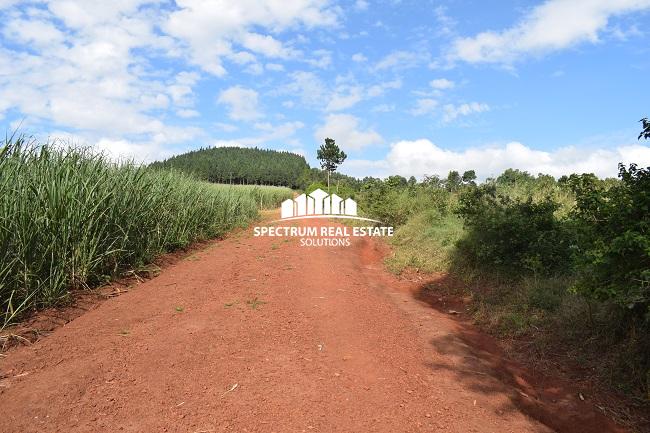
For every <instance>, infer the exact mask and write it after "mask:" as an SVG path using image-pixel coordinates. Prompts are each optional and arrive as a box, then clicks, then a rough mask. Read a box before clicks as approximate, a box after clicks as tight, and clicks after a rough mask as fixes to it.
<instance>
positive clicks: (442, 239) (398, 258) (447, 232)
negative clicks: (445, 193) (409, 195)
mask: <svg viewBox="0 0 650 433" xmlns="http://www.w3.org/2000/svg"><path fill="white" fill-rule="evenodd" d="M463 233H464V230H463V222H462V220H461V219H460V218H459V217H458V216H456V215H453V214H441V213H440V212H439V211H437V210H436V209H428V210H426V211H422V212H419V213H417V214H416V215H414V216H413V217H411V219H409V220H408V221H407V222H406V224H404V225H403V226H401V227H399V228H397V230H396V231H395V235H394V236H393V238H392V239H391V240H390V243H391V244H392V245H393V247H394V248H393V254H392V255H391V256H390V257H388V258H387V259H386V265H387V267H388V269H389V270H390V271H391V272H393V273H396V274H400V273H402V272H403V271H404V270H405V269H407V268H412V269H417V270H418V271H421V272H443V271H447V270H448V269H449V267H450V264H451V261H452V257H453V253H454V251H455V243H456V241H457V240H458V239H460V237H461V236H462V235H463Z"/></svg>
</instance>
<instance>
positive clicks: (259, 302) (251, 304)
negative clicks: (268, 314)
mask: <svg viewBox="0 0 650 433" xmlns="http://www.w3.org/2000/svg"><path fill="white" fill-rule="evenodd" d="M246 303H247V304H248V306H249V307H251V308H252V309H253V310H257V309H258V308H259V307H260V306H261V305H264V304H266V301H262V300H261V299H259V298H258V297H257V296H255V298H253V299H250V300H248V301H246Z"/></svg>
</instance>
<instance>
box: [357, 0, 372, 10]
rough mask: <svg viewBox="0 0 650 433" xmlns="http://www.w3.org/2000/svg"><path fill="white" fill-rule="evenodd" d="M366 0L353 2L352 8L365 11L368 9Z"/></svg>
mask: <svg viewBox="0 0 650 433" xmlns="http://www.w3.org/2000/svg"><path fill="white" fill-rule="evenodd" d="M368 6H369V4H368V2H367V1H366V0H357V1H356V2H355V3H354V8H355V9H356V10H358V11H365V10H367V9H368Z"/></svg>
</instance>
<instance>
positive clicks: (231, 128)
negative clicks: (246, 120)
mask: <svg viewBox="0 0 650 433" xmlns="http://www.w3.org/2000/svg"><path fill="white" fill-rule="evenodd" d="M215 126H216V127H217V128H219V129H220V130H222V131H224V132H235V131H237V129H239V128H237V125H232V124H230V123H223V122H217V123H216V124H215Z"/></svg>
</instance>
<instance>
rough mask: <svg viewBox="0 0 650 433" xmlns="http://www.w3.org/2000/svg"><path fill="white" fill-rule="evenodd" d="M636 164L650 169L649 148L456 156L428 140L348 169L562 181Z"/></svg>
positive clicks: (517, 147)
mask: <svg viewBox="0 0 650 433" xmlns="http://www.w3.org/2000/svg"><path fill="white" fill-rule="evenodd" d="M618 162H623V163H625V164H629V163H632V162H634V163H637V164H639V165H642V166H650V147H649V146H644V145H641V144H625V145H619V146H616V147H612V148H587V149H586V148H580V147H573V146H569V147H563V148H560V149H556V150H553V151H542V150H535V149H531V148H530V147H527V146H525V145H523V144H521V143H518V142H511V143H507V144H505V145H499V146H487V147H472V148H468V149H465V150H460V151H454V150H447V149H443V148H441V147H439V146H436V145H435V144H434V143H432V142H431V141H429V140H427V139H420V140H414V141H399V142H397V143H394V144H392V145H391V150H390V151H389V153H388V155H387V156H386V158H385V159H383V160H379V161H365V162H361V163H355V162H354V161H349V162H348V163H347V164H348V165H352V166H355V167H357V168H358V170H357V174H358V175H363V173H364V172H363V170H364V169H366V170H368V171H369V172H377V170H379V171H380V172H381V173H382V175H384V176H386V175H389V174H400V175H402V176H416V177H421V176H423V175H433V174H437V175H439V176H446V175H447V173H448V172H449V171H450V170H458V171H460V172H461V173H462V172H463V171H465V170H476V173H477V174H478V176H479V178H481V179H485V178H486V177H492V176H497V175H499V174H501V173H502V172H503V171H504V170H506V169H508V168H518V169H520V170H525V171H528V172H529V173H532V174H538V173H544V174H550V175H552V176H556V177H559V176H562V175H564V174H571V173H595V174H596V175H597V176H600V177H615V176H616V174H617V171H618V170H617V163H618Z"/></svg>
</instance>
